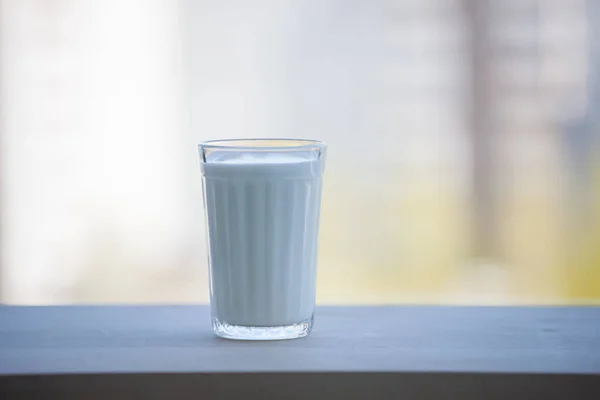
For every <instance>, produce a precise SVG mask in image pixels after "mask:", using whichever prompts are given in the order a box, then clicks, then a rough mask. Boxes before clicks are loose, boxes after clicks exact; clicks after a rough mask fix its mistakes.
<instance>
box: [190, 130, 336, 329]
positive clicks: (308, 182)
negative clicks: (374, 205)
mask: <svg viewBox="0 0 600 400" xmlns="http://www.w3.org/2000/svg"><path fill="white" fill-rule="evenodd" d="M199 151H200V158H201V165H202V176H203V189H204V205H205V210H206V221H207V225H208V245H209V272H210V305H211V314H212V323H213V329H214V331H215V333H216V334H217V335H218V336H221V337H224V338H229V339H246V340H276V339H293V338H299V337H303V336H306V335H308V334H309V333H310V331H311V329H312V325H313V313H314V309H315V294H316V275H317V243H318V236H319V214H320V204H321V182H322V179H321V178H322V174H323V169H324V166H325V151H326V144H325V143H324V142H320V141H315V140H296V139H231V140H218V141H208V142H204V143H201V144H200V145H199Z"/></svg>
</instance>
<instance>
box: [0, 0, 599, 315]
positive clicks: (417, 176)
mask: <svg viewBox="0 0 600 400" xmlns="http://www.w3.org/2000/svg"><path fill="white" fill-rule="evenodd" d="M590 1H594V0H573V1H557V0H547V1H536V0H510V1H508V0H507V1H503V2H494V1H487V0H481V2H478V1H477V0H447V1H446V0H423V1H417V0H377V1H359V0H326V1H318V0H290V1H278V0H257V1H244V0H223V1H218V2H217V1H215V2H211V1H194V0H174V1H169V0H104V1H101V0H0V140H1V142H0V156H1V164H0V174H1V181H0V223H1V236H0V257H1V259H0V283H1V287H0V302H3V303H23V304H49V303H78V302H150V303H153V302H161V303H163V302H206V301H208V283H207V267H206V245H205V237H204V220H203V215H202V214H203V210H202V200H201V185H200V171H199V166H198V160H197V153H196V144H197V143H198V142H200V141H202V140H206V139H218V138H233V137H297V138H314V139H322V140H325V141H327V142H328V143H329V151H328V161H327V170H326V180H325V193H324V199H323V213H322V225H321V226H322V228H321V244H320V261H319V263H320V264H319V289H318V293H319V294H318V296H319V301H321V302H327V303H396V302H407V301H408V302H433V303H435V302H443V303H448V302H462V303H494V304H495V303H547V302H556V301H559V302H563V301H571V300H572V299H580V298H585V299H589V298H594V297H596V298H600V285H598V286H597V287H596V286H594V287H592V288H591V289H590V288H586V289H582V288H579V289H578V286H576V284H573V285H574V286H573V287H571V286H569V285H570V284H571V283H569V282H570V281H569V279H570V278H569V276H570V275H569V274H572V272H570V270H569V269H568V266H569V265H571V263H572V262H575V261H576V262H579V263H581V264H585V265H588V267H587V268H591V271H593V272H594V273H596V274H597V275H598V281H599V282H600V264H598V265H595V264H593V263H594V261H589V260H590V259H593V257H595V256H594V255H591V256H590V257H591V258H590V257H588V258H586V259H585V260H583V259H578V260H575V261H573V259H571V258H569V257H570V251H571V250H572V249H571V247H569V242H568V240H567V238H568V237H570V234H569V231H568V230H567V229H566V228H565V227H566V226H567V225H568V224H567V223H566V222H565V221H566V220H567V218H568V216H567V214H568V205H566V204H567V203H568V202H569V198H570V197H571V196H570V192H568V191H567V189H565V187H567V183H566V181H567V175H568V171H567V169H568V167H567V164H568V163H567V161H566V160H567V158H568V157H567V153H568V151H569V150H568V148H567V146H566V145H565V140H564V135H565V130H566V129H565V126H567V125H568V124H569V123H571V122H572V121H576V120H577V119H578V118H581V116H582V115H584V114H585V113H586V112H589V109H590V107H589V104H588V102H589V96H588V92H589V87H590V78H589V77H590V72H589V71H590V68H591V67H590V63H589V59H588V57H589V52H588V48H589V46H590V43H589V40H588V39H589V37H590V34H589V32H588V29H589V23H588V19H587V18H588V15H587V14H588V11H589V10H587V8H586V7H588V6H587V5H588V4H589V2H590ZM474 4H485V7H483V8H482V7H480V6H477V7H475V8H473V7H474ZM482 10H483V11H485V14H484V13H483V12H482ZM473 15H476V16H478V17H476V18H475V17H473V18H475V19H476V20H477V21H478V22H475V23H473V21H472V20H471V19H470V18H472V16H473ZM597 15H600V13H598V14H597ZM478 18H479V19H478ZM469 24H473V25H475V28H474V27H473V26H471V25H469ZM477 26H479V28H482V27H483V30H484V31H485V35H483V34H482V35H481V36H480V37H478V35H479V33H476V34H475V35H473V34H472V33H473V32H479V31H477V30H476V28H477ZM479 28H477V29H479ZM476 39H477V40H476ZM478 40H479V41H478ZM477 46H479V47H477ZM478 48H479V50H481V49H483V50H482V53H477V54H475V53H476V52H477V51H478V50H477V49H478ZM474 49H475V50H474ZM487 52H489V53H487ZM474 54H475V55H474ZM474 88H475V89H474ZM482 88H483V89H482ZM478 96H479V97H478ZM593 112H595V113H596V115H597V114H598V112H600V111H593ZM480 116H481V119H480V118H479V117H480ZM482 127H483V128H482ZM480 130H481V132H480ZM483 131H485V132H483ZM483 133H485V134H486V136H485V137H484V139H485V140H483V141H482V140H481V138H482V137H483V136H479V135H480V134H483ZM590 143H592V142H590ZM596 143H598V142H596ZM592 146H593V143H592V144H589V145H588V147H592ZM584 147H585V146H584ZM578 157H579V153H575V158H578ZM488 159H490V160H492V161H493V162H490V163H488V162H487V161H486V160H488ZM482 169H484V171H483V172H482V173H481V174H480V175H477V171H481V170H482ZM477 176H479V177H480V178H477ZM586 176H587V175H586ZM478 179H479V180H478ZM585 179H587V180H585ZM584 181H585V182H586V183H589V184H588V185H587V186H586V187H589V188H592V189H593V188H595V187H597V186H598V185H597V184H595V183H594V182H595V181H594V180H593V178H590V177H589V176H587V177H586V178H584ZM481 182H483V184H481ZM599 190H600V189H599ZM478 196H479V197H478ZM486 196H487V197H486ZM588 197H589V198H591V197H590V196H588ZM586 198H587V197H586ZM478 199H479V200H478ZM481 199H483V206H482V205H481V204H479V203H478V201H479V202H481ZM486 199H488V200H489V199H492V200H493V201H489V203H490V204H488V202H487V200H486ZM492 203H493V204H492ZM598 204H600V203H598ZM492 206H493V207H492ZM489 210H492V211H493V212H491V211H490V212H488V211H489ZM488 214H489V215H488ZM588 219H590V220H591V218H588ZM474 221H475V222H477V221H482V224H480V225H481V227H480V228H477V229H481V230H482V231H481V232H480V231H478V230H477V229H475V230H473V229H472V225H473V222H474ZM598 226H600V225H598ZM590 229H592V228H590ZM594 229H595V228H594ZM592 231H593V230H592ZM593 232H595V231H593ZM482 233H483V234H482ZM593 235H596V236H593ZM480 236H485V237H486V238H487V239H489V240H487V239H486V240H487V241H485V243H484V244H482V245H481V246H479V245H478V244H477V243H478V242H479V241H480ZM488 236H489V238H488ZM588 237H592V239H597V238H600V228H599V229H598V231H597V233H596V234H592V236H590V235H588ZM482 242H484V241H482ZM488 242H489V243H488ZM592 242H593V241H590V243H592ZM479 247H481V249H483V250H481V251H480V250H477V251H473V249H479ZM588 247H589V248H587V250H586V251H588V252H590V254H592V252H593V245H590V246H588ZM590 249H592V250H590ZM580 253H581V252H579V253H578V254H580ZM594 254H595V253H594ZM599 262H600V258H599ZM590 263H591V264H590ZM588 276H589V275H588Z"/></svg>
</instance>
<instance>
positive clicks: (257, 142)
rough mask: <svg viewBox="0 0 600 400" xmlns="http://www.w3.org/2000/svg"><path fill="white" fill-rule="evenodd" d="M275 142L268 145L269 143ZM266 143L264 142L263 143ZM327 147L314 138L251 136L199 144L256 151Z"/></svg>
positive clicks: (201, 145) (205, 146)
mask: <svg viewBox="0 0 600 400" xmlns="http://www.w3.org/2000/svg"><path fill="white" fill-rule="evenodd" d="M269 142H271V143H274V144H273V145H268V144H267V143H269ZM263 143H264V144H263ZM325 147H327V143H325V142H324V141H322V140H314V139H290V138H249V139H243V138H239V139H215V140H206V141H204V142H200V143H199V144H198V148H200V149H219V150H231V151H236V150H237V151H240V150H254V151H265V150H274V151H299V150H317V149H323V148H325Z"/></svg>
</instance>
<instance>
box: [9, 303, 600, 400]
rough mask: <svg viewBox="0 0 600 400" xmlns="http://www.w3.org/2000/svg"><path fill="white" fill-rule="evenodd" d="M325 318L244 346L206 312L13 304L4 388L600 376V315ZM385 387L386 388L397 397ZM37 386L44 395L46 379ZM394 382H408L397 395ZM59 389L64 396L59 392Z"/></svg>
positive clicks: (367, 310) (408, 313) (419, 311)
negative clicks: (202, 380)
mask: <svg viewBox="0 0 600 400" xmlns="http://www.w3.org/2000/svg"><path fill="white" fill-rule="evenodd" d="M315 318H316V319H315V328H314V330H313V333H312V334H311V335H310V336H309V337H307V338H303V339H295V340H287V341H276V342H238V341H230V340H224V339H219V338H217V337H215V336H214V335H213V333H212V329H211V326H210V318H209V309H208V307H206V306H156V307H149V306H68V307H17V306H4V307H0V378H2V377H4V378H5V380H4V383H5V385H4V387H5V388H6V387H11V388H12V390H16V389H15V388H17V387H19V386H18V385H17V386H15V382H18V380H17V381H15V380H14V379H13V380H11V381H10V382H11V383H12V386H11V385H7V384H6V383H7V382H8V381H7V380H6V378H7V377H8V378H10V377H12V378H18V377H28V376H29V377H32V376H35V377H38V378H43V377H44V376H52V377H58V376H61V377H63V378H62V379H64V377H65V376H73V375H77V376H84V375H87V376H88V378H86V379H91V378H90V377H94V376H95V377H106V376H121V378H119V379H122V376H123V375H130V376H132V377H134V376H136V377H137V378H136V379H141V378H139V377H140V376H144V375H148V376H150V375H155V376H157V375H160V376H169V377H170V378H169V379H174V377H175V376H177V375H178V374H179V375H180V376H188V375H189V374H192V375H193V374H200V375H202V374H203V375H206V376H209V375H211V376H213V378H214V377H215V376H217V375H222V374H223V373H227V374H230V373H234V374H238V375H239V374H242V375H244V374H245V375H247V376H257V375H261V374H262V375H263V376H265V377H266V376H270V375H272V374H273V373H278V374H282V373H287V375H285V376H294V375H295V374H305V376H310V374H313V375H314V377H315V379H316V380H317V381H318V380H319V379H324V378H323V377H324V376H327V374H330V375H331V376H332V377H333V376H338V377H339V376H342V375H343V374H351V375H354V376H356V377H357V378H356V380H355V381H354V382H353V383H352V382H350V383H352V384H357V383H356V382H360V379H364V376H371V377H373V379H383V380H384V381H385V377H386V376H389V377H391V376H397V374H405V375H406V374H408V375H406V376H413V378H414V379H413V378H411V379H410V382H411V384H414V383H415V382H418V380H419V379H420V378H424V377H425V378H427V377H434V376H438V377H442V376H446V377H447V376H457V377H461V378H460V379H469V377H471V378H473V377H485V376H488V377H506V376H513V377H518V376H519V375H523V374H524V376H530V377H532V378H531V379H529V380H527V381H526V382H527V384H531V382H535V379H538V378H539V377H544V376H546V377H548V376H550V377H554V378H552V379H555V380H554V382H560V379H558V377H561V376H562V378H563V379H567V380H568V379H571V378H570V377H574V376H584V377H599V376H600V308H595V307H443V306H436V307H426V306H404V307H319V308H318V309H317V312H316V316H315ZM323 374H325V375H323ZM336 374H337V375H336ZM361 374H363V375H364V376H363V378H358V376H359V375H361ZM365 374H366V375H365ZM395 374H396V375H395ZM411 374H412V375H411ZM280 376H284V375H280ZM419 377H420V378H419ZM465 377H466V378H465ZM535 377H538V378H535ZM57 379H58V378H57ZM132 379H133V378H132ZM214 379H217V380H218V379H221V378H214ZM214 379H213V380H211V382H212V383H213V384H214V382H216V381H215V380H214ZM239 379H242V378H239ZM244 379H248V378H244ZM436 379H437V380H436V382H442V381H443V380H441V378H440V379H438V378H436ZM457 379H458V378H457ZM257 380H260V378H257ZM284 381H285V379H284ZM384 381H382V382H380V383H379V387H381V388H385V387H387V386H385V382H384ZM455 381H456V379H455V380H454V381H452V382H455ZM2 382H3V381H2V380H0V388H1V387H3V386H2V385H1V383H2ZM37 382H39V383H40V385H41V386H39V387H43V384H42V383H43V382H44V381H43V380H41V381H37ZM130 382H133V381H130ZM194 382H199V381H197V380H195V381H194ZM240 382H242V383H239V382H238V387H243V381H240ZM369 382H374V381H369ZM394 382H396V383H397V382H399V381H397V380H395V379H392V380H391V381H390V385H392V386H393V385H394V384H395V383H394ZM452 382H449V383H447V384H448V385H451V384H452ZM469 382H470V381H469ZM474 382H475V384H474V383H473V382H471V383H470V385H471V386H472V387H473V388H478V387H479V389H481V390H483V389H482V388H485V387H486V386H485V385H483V384H482V383H481V382H486V381H485V380H483V381H474ZM477 382H479V383H477ZM490 382H491V381H490ZM502 382H506V381H505V380H500V381H498V382H497V385H500V387H502ZM548 382H550V381H549V380H541V381H540V382H539V385H541V386H540V387H544V385H546V384H547V383H548ZM569 382H571V381H569ZM569 382H566V383H565V384H564V385H563V384H561V386H562V387H568V383H569ZM585 382H587V383H586V385H588V384H590V383H591V382H592V381H585ZM594 382H598V381H597V380H594ZM223 384H224V385H225V386H226V385H227V384H225V383H223ZM321 384H323V383H321ZM473 384H474V386H473ZM70 385H73V382H71V383H70ZM240 385H241V386H240ZM289 385H290V387H293V384H292V383H289ZM365 385H367V382H365ZM423 385H424V386H425V387H427V384H425V383H423ZM478 385H479V386H478ZM481 385H483V386H481ZM577 385H578V386H576V387H579V388H582V387H584V388H586V390H591V389H592V386H586V385H583V386H581V384H580V383H578V384H577ZM217 386H218V385H217ZM50 387H52V388H54V389H56V387H57V386H56V383H53V385H50ZM136 387H139V385H137V386H136ZM179 387H185V384H184V383H181V385H180V386H179ZM214 387H216V386H214ZM214 387H213V388H214ZM302 387H305V386H302ZM491 387H493V385H492V386H489V388H491ZM536 387H537V386H536ZM574 387H575V386H574ZM390 388H391V387H390ZM593 388H594V389H600V387H598V386H596V385H594V386H593ZM215 390H216V389H215ZM340 390H341V389H340ZM381 390H383V389H381ZM390 390H391V389H390ZM536 390H537V389H536ZM476 392H477V391H476ZM0 393H1V392H0ZM11 393H12V392H11ZM336 393H342V392H339V390H338V391H337V392H336ZM349 393H350V394H352V393H357V392H355V391H354V390H351V391H350V392H349ZM415 393H417V392H415ZM419 393H420V392H419ZM477 393H482V392H477ZM520 393H522V392H520ZM13 394H14V393H13ZM465 395H467V394H465ZM505 395H509V393H505ZM351 397H352V396H351ZM64 398H67V397H64ZM424 398H429V397H427V396H424ZM432 398H433V397H432ZM598 398H600V397H598Z"/></svg>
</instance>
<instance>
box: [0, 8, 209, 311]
mask: <svg viewBox="0 0 600 400" xmlns="http://www.w3.org/2000/svg"><path fill="white" fill-rule="evenodd" d="M0 4H1V5H2V8H1V11H0V16H1V18H2V20H1V22H0V38H1V55H0V59H1V60H2V64H1V70H0V71H1V74H2V75H1V81H0V82H1V85H2V86H1V87H0V93H1V94H0V95H1V96H2V117H1V120H0V121H1V124H2V125H1V131H2V147H1V151H2V172H3V174H2V177H3V180H2V300H3V301H5V302H11V303H53V302H70V301H73V300H81V301H86V300H90V301H95V300H102V301H106V300H115V301H135V300H141V299H145V298H146V296H148V294H150V297H149V299H157V300H159V299H161V298H162V297H165V296H167V295H166V294H165V293H168V296H173V297H174V298H177V296H178V294H177V293H178V292H179V289H180V288H177V289H174V288H171V289H168V288H166V287H163V286H162V285H161V284H160V282H161V281H162V280H167V281H168V280H170V279H173V278H172V277H173V276H174V275H176V274H183V275H184V276H185V278H184V277H181V278H177V285H183V286H185V284H186V281H188V280H195V281H198V280H199V279H201V278H202V277H203V276H204V270H203V269H201V268H196V269H194V270H192V269H191V268H188V267H189V266H190V265H191V264H193V263H196V264H201V263H202V262H203V261H204V258H205V257H204V254H203V252H204V246H203V245H202V244H198V241H200V240H202V239H203V238H201V237H198V234H196V233H195V232H196V230H197V229H196V227H195V225H196V224H197V223H200V221H194V223H192V221H190V213H189V210H190V209H191V208H192V206H196V207H198V204H195V205H193V204H191V202H192V198H191V196H189V194H188V193H190V192H191V191H192V189H188V183H189V176H190V175H192V174H193V173H196V172H197V171H196V169H197V168H196V169H195V170H194V171H188V170H187V169H188V168H189V163H187V162H186V161H185V160H186V159H187V158H190V157H193V156H194V148H193V146H191V144H190V140H189V137H186V134H187V133H188V131H187V130H186V127H185V118H184V116H185V110H184V109H183V106H182V96H183V94H182V88H183V84H182V72H183V64H182V46H181V31H180V26H179V22H180V17H181V9H180V7H179V4H178V3H177V2H170V1H143V0H139V1H132V0H126V1H119V0H113V1H79V0H73V1H71V0H61V1H54V0H48V1H46V0H25V1H19V0H13V1H11V0H8V1H2V2H1V3H0ZM194 235H195V236H194ZM170 284H171V285H173V283H172V282H171V283H170ZM165 286H168V284H167V285H165ZM165 290H166V292H165ZM169 290H170V291H169ZM205 291H206V290H205V288H204V286H202V288H201V289H199V290H198V291H197V295H196V296H195V297H196V298H197V299H204V298H205V297H206V296H205ZM181 297H184V298H185V295H181Z"/></svg>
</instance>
